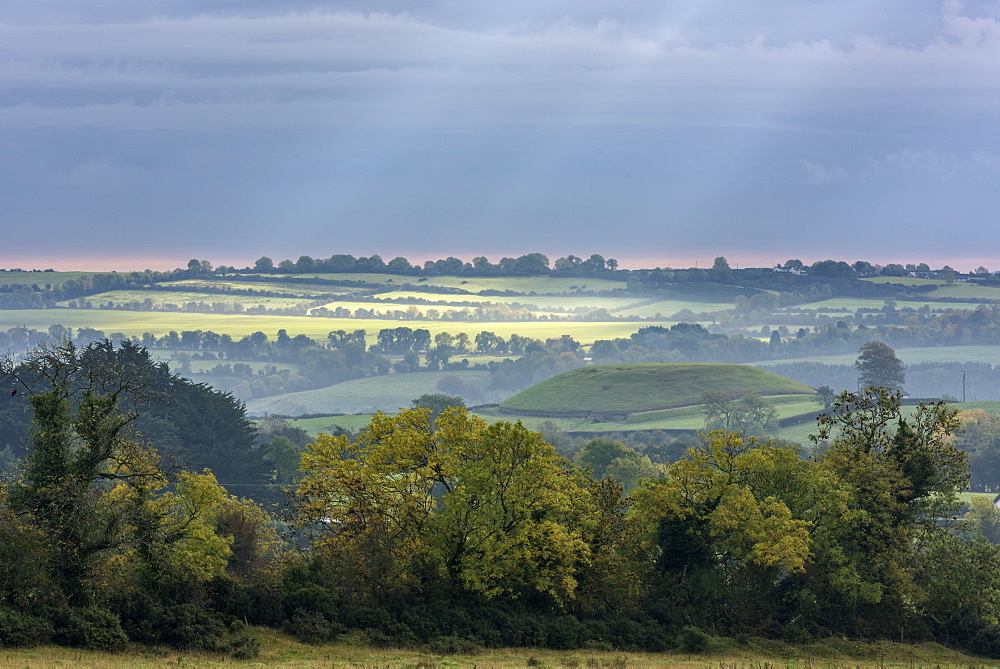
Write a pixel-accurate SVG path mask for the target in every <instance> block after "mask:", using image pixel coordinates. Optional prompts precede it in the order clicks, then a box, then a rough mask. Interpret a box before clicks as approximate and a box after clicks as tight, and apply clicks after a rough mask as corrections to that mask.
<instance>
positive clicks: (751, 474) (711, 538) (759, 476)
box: [629, 431, 823, 625]
mask: <svg viewBox="0 0 1000 669" xmlns="http://www.w3.org/2000/svg"><path fill="white" fill-rule="evenodd" d="M803 463H804V461H802V460H801V459H800V458H799V456H798V454H797V453H796V452H795V451H794V450H792V449H790V448H786V447H784V446H782V445H779V444H775V443H770V442H758V441H757V440H756V439H754V438H752V437H749V438H746V437H744V436H743V435H742V434H741V433H737V432H723V431H717V432H712V433H709V434H707V435H703V440H702V443H701V444H700V445H699V446H698V447H696V448H692V449H690V450H689V451H688V453H687V455H686V456H685V457H684V458H683V459H681V460H679V461H678V462H675V463H674V464H672V465H671V466H669V467H668V469H667V472H666V475H665V476H664V477H663V478H661V479H655V480H650V481H647V482H646V483H645V484H644V485H643V486H642V487H640V488H639V490H637V491H636V492H635V493H633V494H632V507H631V511H630V514H629V521H630V522H631V523H633V524H634V525H635V526H636V527H637V528H638V533H639V534H638V539H639V542H640V543H639V547H640V550H641V551H642V552H643V554H644V555H645V563H646V564H647V565H648V566H649V570H650V571H649V574H648V576H647V579H648V581H649V582H650V583H651V586H652V589H653V595H654V596H658V597H660V598H663V599H664V600H665V601H664V604H665V605H668V606H671V607H675V608H680V609H685V608H686V611H681V612H678V613H677V615H678V616H679V617H681V618H688V619H690V618H691V617H692V616H695V617H696V618H695V619H697V620H699V621H701V622H703V623H705V624H708V623H710V622H713V623H714V622H718V621H719V620H720V618H722V619H727V618H730V617H734V619H733V620H727V622H732V623H733V624H736V625H743V624H750V623H751V621H753V622H755V623H757V624H764V623H766V619H762V618H761V617H760V616H759V615H757V614H756V612H755V613H754V614H753V615H749V613H750V612H751V611H755V610H757V611H759V610H760V609H761V608H762V607H761V602H760V601H756V603H755V600H756V599H757V598H759V597H761V596H766V594H767V592H768V591H769V590H770V589H771V588H772V587H773V586H774V585H775V584H776V583H777V582H778V581H779V580H780V579H781V578H783V577H784V576H785V575H787V574H792V573H796V572H801V571H803V570H804V569H805V567H806V565H807V563H808V561H809V560H810V558H811V557H812V555H813V538H812V536H811V534H810V530H811V528H812V526H813V521H814V520H818V519H817V518H816V517H815V516H816V514H817V513H822V509H823V504H819V505H818V507H817V506H816V505H812V504H810V501H814V502H815V501H821V500H822V494H820V493H819V491H816V490H815V489H814V488H815V484H814V482H812V481H810V480H809V472H808V470H807V468H806V467H803V466H802V465H803ZM657 592H659V593H660V594H659V595H657V594H656V593H657ZM740 613H742V614H747V615H744V616H740ZM741 617H742V618H743V620H742V622H741V620H740V618H741Z"/></svg>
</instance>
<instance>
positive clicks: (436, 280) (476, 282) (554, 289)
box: [274, 274, 626, 295]
mask: <svg viewBox="0 0 1000 669" xmlns="http://www.w3.org/2000/svg"><path fill="white" fill-rule="evenodd" d="M274 276H275V278H277V279H280V278H281V277H284V276H290V277H292V278H296V279H312V278H317V279H328V280H329V279H332V280H334V281H364V282H365V283H374V284H385V283H388V282H390V279H391V283H393V284H395V285H398V286H402V285H405V284H412V285H414V286H442V287H445V288H461V289H462V290H467V291H469V292H470V293H478V292H479V291H481V290H510V291H513V292H515V293H524V294H526V295H527V294H530V293H539V294H542V293H554V294H560V293H568V292H571V291H575V290H592V291H610V290H624V289H625V286H626V283H625V282H624V281H614V280H611V279H601V278H595V277H553V276H487V277H458V276H430V277H427V280H426V281H420V278H421V277H417V276H401V275H395V274H288V275H284V274H279V275H274Z"/></svg>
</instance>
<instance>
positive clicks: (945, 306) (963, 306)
mask: <svg viewBox="0 0 1000 669" xmlns="http://www.w3.org/2000/svg"><path fill="white" fill-rule="evenodd" d="M895 303H896V310H897V311H901V310H903V309H921V308H923V307H927V308H928V309H930V310H931V311H947V310H949V309H959V310H969V309H975V308H976V307H978V306H979V303H976V302H936V301H934V300H933V299H922V300H896V301H895ZM884 306H885V300H884V299H874V298H866V297H834V298H830V299H828V300H819V301H817V302H807V303H805V304H798V305H796V306H794V307H788V308H787V309H785V311H786V312H788V313H797V312H800V311H803V310H806V309H808V310H811V311H819V312H827V313H831V314H836V313H843V314H848V313H850V314H853V313H854V312H855V311H857V310H858V309H874V310H881V309H882V307H884Z"/></svg>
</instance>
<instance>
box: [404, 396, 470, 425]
mask: <svg viewBox="0 0 1000 669" xmlns="http://www.w3.org/2000/svg"><path fill="white" fill-rule="evenodd" d="M452 407H460V408H462V409H464V408H465V400H463V399H462V398H461V397H452V396H451V395H444V394H442V393H434V394H424V395H421V396H420V397H418V398H417V399H415V400H413V408H414V409H430V410H431V420H432V421H434V420H437V418H438V416H440V415H441V414H442V413H444V412H445V410H446V409H450V408H452Z"/></svg>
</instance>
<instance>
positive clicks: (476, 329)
mask: <svg viewBox="0 0 1000 669" xmlns="http://www.w3.org/2000/svg"><path fill="white" fill-rule="evenodd" d="M56 324H58V325H63V326H66V327H70V328H74V329H78V328H94V329H97V330H101V331H103V332H105V333H106V334H111V333H113V332H115V333H121V334H124V335H126V336H133V335H134V336H137V337H141V336H142V334H143V333H144V332H150V333H152V334H154V335H156V336H158V337H162V336H163V335H165V334H167V333H168V332H171V331H174V332H182V331H184V330H211V331H212V332H217V333H219V334H228V335H231V336H232V337H235V338H240V337H244V336H246V335H249V334H251V333H253V332H258V331H260V332H263V333H264V334H266V335H267V336H268V337H270V338H274V337H275V336H276V335H277V332H278V330H282V329H284V330H285V331H286V332H288V334H290V335H293V336H294V335H298V334H304V335H306V336H308V337H312V338H314V339H320V340H325V339H326V337H327V334H328V333H330V332H332V331H334V330H346V331H347V332H353V331H354V330H365V332H367V334H368V336H369V340H368V341H369V343H374V342H375V336H376V335H377V334H378V331H379V330H381V329H383V328H397V327H400V326H406V327H411V328H418V327H419V328H425V329H427V330H428V331H430V333H431V336H433V335H436V334H438V333H439V332H450V333H451V334H458V333H459V332H465V333H467V334H468V335H469V337H470V338H474V337H475V335H477V334H479V333H480V332H482V331H483V330H488V331H490V332H493V333H495V334H497V335H499V336H501V337H504V338H509V337H510V335H512V334H518V335H521V336H522V337H531V338H534V339H542V340H545V339H558V338H559V337H561V336H562V335H570V336H572V337H573V338H574V339H575V340H576V341H578V342H580V343H581V344H592V343H594V341H596V340H598V339H615V338H617V337H628V336H629V335H631V334H632V333H634V332H635V331H636V330H638V329H639V328H641V327H645V326H648V325H660V326H664V327H670V326H671V325H672V324H673V322H672V321H669V320H665V321H645V322H641V323H636V322H632V321H611V322H600V321H598V322H593V321H482V322H479V321H472V322H467V321H426V320H424V321H399V320H388V319H370V318H318V317H312V316H277V315H255V314H205V313H193V312H163V311H120V310H117V309H21V310H0V330H8V329H10V328H15V327H22V326H23V327H27V328H32V329H35V330H47V329H48V328H49V326H50V325H56Z"/></svg>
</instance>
